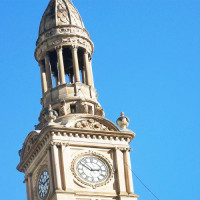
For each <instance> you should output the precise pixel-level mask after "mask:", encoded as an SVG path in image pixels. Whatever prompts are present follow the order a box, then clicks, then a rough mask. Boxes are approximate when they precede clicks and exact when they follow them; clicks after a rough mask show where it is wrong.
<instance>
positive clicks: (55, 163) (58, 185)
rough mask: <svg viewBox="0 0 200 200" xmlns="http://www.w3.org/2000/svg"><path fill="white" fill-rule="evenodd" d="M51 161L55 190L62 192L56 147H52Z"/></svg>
mask: <svg viewBox="0 0 200 200" xmlns="http://www.w3.org/2000/svg"><path fill="white" fill-rule="evenodd" d="M51 148H52V158H53V159H52V160H53V163H52V164H53V171H54V181H55V188H56V190H62V183H61V173H60V160H59V157H58V147H57V146H56V145H52V146H51Z"/></svg>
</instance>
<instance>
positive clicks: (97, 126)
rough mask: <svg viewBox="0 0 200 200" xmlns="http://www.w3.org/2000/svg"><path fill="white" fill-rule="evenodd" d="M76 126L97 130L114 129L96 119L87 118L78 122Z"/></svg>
mask: <svg viewBox="0 0 200 200" xmlns="http://www.w3.org/2000/svg"><path fill="white" fill-rule="evenodd" d="M75 128H81V129H87V130H96V131H112V130H111V129H109V128H108V127H106V126H104V125H103V124H101V123H100V122H98V121H96V120H94V119H87V120H81V121H79V122H76V124H75Z"/></svg>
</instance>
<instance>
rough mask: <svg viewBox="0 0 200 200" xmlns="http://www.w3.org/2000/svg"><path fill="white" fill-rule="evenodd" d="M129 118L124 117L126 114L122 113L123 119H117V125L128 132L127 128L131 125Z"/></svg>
mask: <svg viewBox="0 0 200 200" xmlns="http://www.w3.org/2000/svg"><path fill="white" fill-rule="evenodd" d="M129 122H130V120H129V118H128V117H126V116H125V115H124V112H121V117H119V118H118V119H117V125H118V126H119V127H120V128H122V131H127V130H128V129H127V127H128V125H129Z"/></svg>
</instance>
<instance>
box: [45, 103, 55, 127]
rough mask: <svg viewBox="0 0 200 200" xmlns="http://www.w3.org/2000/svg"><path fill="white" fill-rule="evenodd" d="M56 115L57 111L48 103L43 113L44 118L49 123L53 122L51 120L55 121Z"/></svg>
mask: <svg viewBox="0 0 200 200" xmlns="http://www.w3.org/2000/svg"><path fill="white" fill-rule="evenodd" d="M57 117H58V113H57V112H56V111H55V110H53V109H52V106H51V104H49V106H48V110H47V113H46V114H45V119H46V120H47V122H49V124H50V123H53V121H55V120H56V118H57Z"/></svg>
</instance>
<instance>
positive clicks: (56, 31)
mask: <svg viewBox="0 0 200 200" xmlns="http://www.w3.org/2000/svg"><path fill="white" fill-rule="evenodd" d="M57 35H69V36H72V35H76V36H81V37H83V38H85V39H87V40H89V41H90V42H91V40H90V35H89V33H88V31H87V30H86V29H82V28H79V27H76V26H61V27H56V28H52V29H50V30H48V31H46V32H45V33H43V34H41V35H40V36H39V38H38V40H37V42H36V45H40V44H41V43H42V42H43V41H45V40H47V39H49V38H51V37H55V36H57ZM91 44H92V45H93V43H92V42H91Z"/></svg>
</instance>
